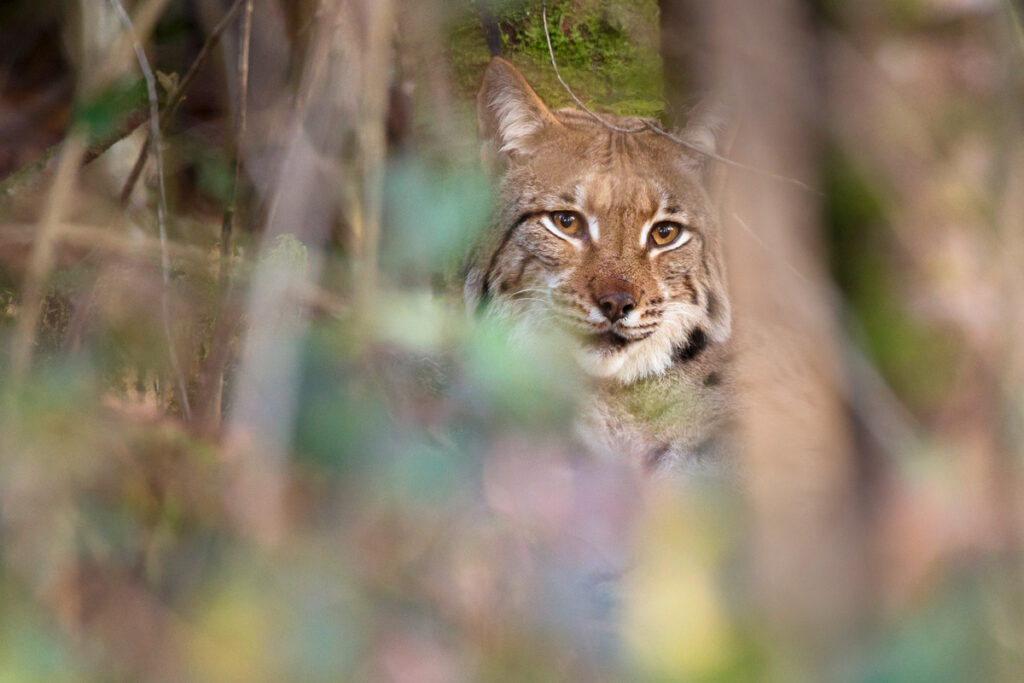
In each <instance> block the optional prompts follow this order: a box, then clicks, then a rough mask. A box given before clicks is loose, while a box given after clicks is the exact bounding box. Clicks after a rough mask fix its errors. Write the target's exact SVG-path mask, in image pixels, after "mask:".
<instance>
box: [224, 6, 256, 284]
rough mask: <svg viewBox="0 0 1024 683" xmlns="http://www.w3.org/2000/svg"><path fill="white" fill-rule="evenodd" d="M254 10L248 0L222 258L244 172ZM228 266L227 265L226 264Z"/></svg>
mask: <svg viewBox="0 0 1024 683" xmlns="http://www.w3.org/2000/svg"><path fill="white" fill-rule="evenodd" d="M252 8H253V0H246V3H245V21H244V24H243V26H242V47H241V50H240V51H239V53H238V81H239V89H238V123H237V126H236V130H235V173H234V178H233V181H232V184H231V201H230V202H229V203H228V206H227V209H226V210H225V213H224V225H223V229H222V233H221V245H220V248H221V256H225V257H226V256H227V255H228V254H229V253H230V240H231V234H232V232H234V227H235V214H236V213H237V212H238V180H239V176H240V174H241V172H242V152H241V146H242V144H243V143H242V141H243V139H244V137H245V130H246V123H247V121H246V117H247V113H248V106H249V48H250V44H251V42H252ZM225 265H226V264H225Z"/></svg>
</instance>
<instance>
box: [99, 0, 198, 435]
mask: <svg viewBox="0 0 1024 683" xmlns="http://www.w3.org/2000/svg"><path fill="white" fill-rule="evenodd" d="M109 2H110V4H111V6H112V7H113V8H114V9H115V10H116V11H117V14H118V17H119V18H120V20H121V24H122V25H123V26H124V30H125V32H126V33H127V34H128V36H129V37H130V38H131V41H132V45H133V47H134V49H135V57H136V59H137V60H138V62H139V68H140V69H142V74H143V76H145V78H146V89H147V91H148V93H149V137H150V139H152V140H153V142H154V144H153V145H152V148H153V155H154V158H155V161H156V174H157V185H158V187H159V200H158V202H157V210H156V221H157V227H158V229H159V231H160V268H161V271H162V274H163V290H162V291H161V293H160V308H161V313H162V315H163V325H164V335H165V336H166V337H167V352H168V355H169V356H170V361H171V371H172V372H173V373H174V375H175V377H176V379H177V383H178V392H179V393H180V395H181V407H182V410H183V411H184V413H185V419H186V420H189V421H191V419H192V408H191V406H190V405H189V401H188V390H187V389H186V387H185V375H184V373H183V372H182V370H181V364H180V362H179V360H178V352H177V350H176V349H175V344H174V335H173V334H172V332H171V312H170V305H169V301H168V298H169V296H170V286H171V275H170V273H171V265H170V261H169V259H168V256H167V188H166V187H165V185H164V160H163V149H162V146H161V141H160V103H159V102H158V100H157V94H156V77H155V76H154V75H153V70H152V69H151V68H150V66H149V60H148V59H147V58H146V52H145V50H143V49H142V45H141V44H140V43H139V41H138V38H137V36H136V35H135V28H134V27H133V26H132V20H131V17H129V16H128V12H126V11H125V9H124V5H122V4H121V0H109Z"/></svg>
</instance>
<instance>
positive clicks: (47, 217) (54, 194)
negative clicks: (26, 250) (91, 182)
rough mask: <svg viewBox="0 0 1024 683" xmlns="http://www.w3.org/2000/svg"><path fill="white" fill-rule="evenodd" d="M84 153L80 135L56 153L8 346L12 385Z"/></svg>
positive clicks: (23, 364)
mask: <svg viewBox="0 0 1024 683" xmlns="http://www.w3.org/2000/svg"><path fill="white" fill-rule="evenodd" d="M84 153H85V147H84V143H83V141H82V137H81V134H80V133H73V134H72V135H71V137H69V138H68V139H67V141H66V142H65V143H64V145H63V147H62V148H61V150H60V161H59V162H58V164H57V173H56V175H55V176H54V179H53V185H52V186H51V188H50V193H49V196H48V197H47V200H46V203H45V204H44V206H45V207H46V208H45V211H44V213H43V217H42V220H40V221H39V227H38V229H37V230H36V233H35V236H34V240H33V242H32V254H31V256H30V258H29V265H28V272H27V273H26V274H25V281H24V285H23V287H22V295H21V301H22V308H21V314H20V315H19V316H18V324H17V327H16V329H15V332H14V339H13V340H12V342H11V375H12V377H13V379H14V384H15V385H17V384H19V383H20V382H21V381H22V380H23V379H24V378H25V375H26V374H28V371H29V368H30V367H31V364H32V345H33V340H34V338H35V332H36V326H37V325H38V323H39V309H40V307H41V306H42V301H43V281H44V280H45V278H46V274H47V273H48V272H49V271H50V269H51V268H52V266H53V255H54V249H53V236H54V233H55V232H56V231H57V229H58V227H59V226H60V223H61V217H62V215H63V213H64V209H65V207H66V206H67V204H68V199H69V198H70V196H71V193H72V191H73V190H74V186H75V174H76V172H77V170H78V168H79V166H80V164H81V159H82V155H83V154H84Z"/></svg>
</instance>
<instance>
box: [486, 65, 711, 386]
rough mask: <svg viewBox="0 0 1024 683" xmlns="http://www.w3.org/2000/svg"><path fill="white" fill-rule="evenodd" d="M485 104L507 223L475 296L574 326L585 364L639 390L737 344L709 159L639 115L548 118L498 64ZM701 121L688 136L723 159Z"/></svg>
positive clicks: (501, 310)
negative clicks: (709, 350) (683, 364)
mask: <svg viewBox="0 0 1024 683" xmlns="http://www.w3.org/2000/svg"><path fill="white" fill-rule="evenodd" d="M477 108H478V116H479V122H480V129H481V134H482V137H483V138H484V140H485V149H487V148H489V149H490V150H491V153H492V156H493V157H495V160H496V161H498V162H500V165H501V167H502V168H503V175H502V179H501V190H500V199H499V206H498V211H497V221H496V223H495V225H494V226H493V227H492V229H491V231H490V232H489V233H488V234H487V235H486V236H485V238H484V240H483V243H482V245H481V246H480V248H479V249H478V250H477V252H476V254H475V256H474V258H473V261H472V262H471V264H470V269H469V272H468V276H467V280H466V297H467V300H468V302H469V303H470V305H471V306H473V307H475V308H479V307H484V306H486V307H487V308H488V310H490V311H494V312H496V313H497V314H499V315H504V316H508V317H510V318H511V319H513V320H515V321H516V322H517V323H523V324H526V325H540V326H545V325H553V324H554V325H560V326H562V327H564V328H566V329H568V330H570V331H571V332H572V334H573V336H574V338H575V339H576V343H577V344H578V346H577V348H575V349H574V351H575V354H576V357H577V358H578V359H579V361H580V363H581V365H582V366H583V368H584V369H585V370H586V371H588V372H589V373H591V374H593V375H596V376H599V377H610V378H615V379H618V380H619V381H621V382H632V381H634V380H637V379H640V378H642V377H646V376H649V375H654V374H660V373H662V372H664V371H665V370H666V369H667V368H669V367H670V366H671V365H672V364H673V363H674V362H676V361H677V360H679V359H680V358H685V357H687V355H688V354H692V353H694V351H695V350H699V349H698V347H700V348H703V346H704V345H705V344H707V343H714V342H723V341H725V340H726V339H728V337H729V334H730V317H729V299H728V296H727V294H726V289H725V275H724V268H723V259H722V254H721V245H720V240H719V234H718V233H719V228H718V223H717V220H716V217H715V215H714V207H713V204H712V201H711V199H710V198H709V195H708V192H707V189H706V180H707V176H708V163H707V159H706V157H704V155H700V154H698V153H695V152H693V151H691V150H688V149H687V148H686V147H684V146H682V145H680V144H678V143H677V142H674V141H672V140H670V139H668V138H667V137H665V136H664V135H661V134H659V133H658V132H657V131H655V130H652V129H651V125H653V123H652V122H647V121H645V120H644V119H638V118H619V117H612V116H605V117H604V119H605V120H606V121H607V122H608V123H610V124H612V126H614V127H616V128H623V129H629V130H638V129H639V130H640V132H628V133H625V132H617V131H615V130H612V129H611V128H609V127H608V126H605V125H602V124H601V123H599V122H597V121H595V120H594V119H593V118H591V117H590V116H589V115H588V114H586V113H585V112H582V111H579V110H574V109H562V110H558V111H552V110H550V109H549V108H548V107H547V106H545V104H544V103H543V102H542V101H541V99H540V98H539V97H538V96H537V94H536V93H535V92H534V91H533V89H531V88H530V86H529V84H527V82H526V80H525V79H524V78H523V76H522V75H521V74H520V73H519V72H518V71H517V70H516V69H515V67H513V66H512V65H511V64H509V63H508V62H506V61H504V60H502V59H500V58H495V59H494V60H493V61H492V62H491V64H490V66H489V67H488V68H487V72H486V74H485V76H484V80H483V85H482V87H481V89H480V92H479V95H478V97H477ZM709 118H710V117H702V116H700V115H696V116H691V122H690V124H689V125H688V126H687V128H686V129H685V130H684V131H682V132H681V133H679V136H680V137H682V139H684V140H686V141H687V142H690V143H692V144H694V145H697V146H699V147H701V148H704V149H709V150H711V151H713V150H714V147H715V134H716V125H715V123H714V122H713V121H711V120H709Z"/></svg>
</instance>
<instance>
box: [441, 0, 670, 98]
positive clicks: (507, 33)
mask: <svg viewBox="0 0 1024 683" xmlns="http://www.w3.org/2000/svg"><path fill="white" fill-rule="evenodd" d="M496 18H497V20H498V23H499V26H500V28H501V34H502V46H503V49H504V52H505V57H506V58H507V59H508V60H510V61H511V62H513V63H514V64H515V65H516V66H517V67H519V69H520V70H521V71H522V72H523V75H524V76H526V78H527V80H529V81H530V83H531V85H533V87H534V88H535V89H536V90H537V92H538V94H539V95H540V96H541V97H542V98H543V99H544V100H545V101H546V102H547V103H548V104H549V105H551V106H552V107H565V106H574V104H573V102H572V99H571V98H570V96H569V94H568V93H567V92H566V91H565V89H564V88H563V87H562V85H561V84H560V83H559V82H558V80H557V78H556V77H555V73H554V69H553V68H552V66H551V59H550V55H549V53H548V47H547V40H546V38H545V36H544V25H543V23H542V21H541V13H540V3H539V2H538V3H534V2H530V3H523V2H514V3H505V4H504V6H503V7H502V8H501V9H499V10H498V11H497V13H496ZM657 18H658V9H657V3H656V2H654V0H628V1H621V0H620V1H618V2H611V1H610V0H553V1H552V2H551V3H549V8H548V28H549V31H550V33H551V43H552V47H553V49H554V52H555V59H556V61H557V62H558V67H559V69H560V71H561V73H562V77H563V78H564V79H565V80H566V81H567V82H568V83H569V85H570V87H572V89H573V90H574V91H575V92H576V94H577V95H579V96H580V97H581V98H582V99H583V100H584V102H586V103H587V105H588V106H591V107H592V108H594V109H597V110H601V111H607V112H610V113H614V114H618V115H621V116H649V117H655V118H656V117H659V116H660V115H661V114H662V112H663V111H664V102H663V101H662V78H661V59H660V57H659V55H658V21H657ZM449 37H450V40H449V46H450V48H449V59H450V64H451V67H452V74H453V80H454V82H455V84H456V87H457V89H458V90H459V92H460V94H462V95H464V96H465V97H467V98H469V97H471V96H472V94H473V93H474V92H475V91H476V88H477V85H478V83H479V80H480V75H481V74H482V73H483V70H484V68H485V67H486V65H487V62H488V61H489V60H490V54H489V53H488V51H487V46H486V45H485V43H484V37H483V29H482V28H481V26H480V21H479V18H478V16H477V14H476V12H475V10H474V9H473V8H472V7H467V8H466V11H465V12H463V13H461V14H460V15H459V16H458V20H457V21H456V23H455V24H454V25H453V26H452V28H451V30H450V33H449Z"/></svg>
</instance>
